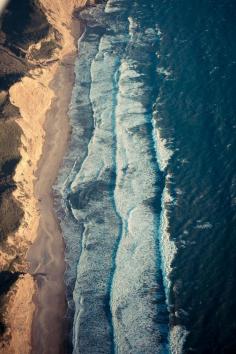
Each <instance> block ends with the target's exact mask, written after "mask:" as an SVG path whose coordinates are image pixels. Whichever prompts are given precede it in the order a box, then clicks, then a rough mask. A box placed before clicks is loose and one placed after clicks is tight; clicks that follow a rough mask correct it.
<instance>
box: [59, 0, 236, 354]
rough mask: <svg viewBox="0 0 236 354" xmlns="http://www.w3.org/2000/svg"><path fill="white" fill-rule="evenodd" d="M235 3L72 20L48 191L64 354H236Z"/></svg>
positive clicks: (118, 11)
mask: <svg viewBox="0 0 236 354" xmlns="http://www.w3.org/2000/svg"><path fill="white" fill-rule="evenodd" d="M235 10H236V3H235V2H234V1H232V0H231V1H226V0H225V1H223V0H218V1H216V0H215V1H210V0H205V1H194V0H191V1H190V0H178V1H176V0H175V1H174V0H172V1H171V0H153V1H151V0H150V1H143V0H142V1H141V0H133V1H129V2H128V1H126V0H116V1H115V0H110V1H108V2H107V4H106V5H104V4H100V5H97V6H96V7H93V8H89V9H87V10H84V11H83V12H81V13H80V17H81V18H82V20H83V21H84V23H85V25H86V26H85V27H86V29H85V32H84V35H83V37H82V38H81V40H80V42H79V56H78V60H77V62H76V66H75V73H76V82H75V86H74V91H73V97H72V102H71V109H70V115H71V125H72V135H71V143H70V147H69V151H68V154H67V156H66V157H65V161H64V166H63V168H62V170H61V173H60V176H59V179H58V184H57V186H56V187H55V188H56V189H57V190H58V192H59V193H61V195H62V199H61V201H62V206H63V208H60V211H59V217H60V219H61V225H62V229H63V233H64V237H65V241H66V261H67V264H68V268H67V272H66V283H67V296H68V303H69V314H68V315H69V316H70V318H73V325H72V330H71V333H72V334H71V335H72V342H73V352H74V353H82V354H83V353H86V354H90V353H91V354H94V353H120V354H127V353H134V354H141V353H148V354H149V353H150V354H151V353H155V354H157V353H173V354H179V353H198V354H203V353H204V354H205V353H209V354H211V353H220V354H221V353H235V352H236V337H235V330H236V328H235V327H236V320H235V318H236V317H235V315H236V303H235V293H236V285H235V277H236V274H235V255H236V246H235V241H234V235H235V215H236V213H235V208H236V176H235V166H236V161H235V160H236V154H235V152H236V146H235V130H236V100H235V94H236V83H235V78H236V75H235V74H236V73H235V71H236V43H235V39H234V38H235V30H236V21H235V13H236V11H235Z"/></svg>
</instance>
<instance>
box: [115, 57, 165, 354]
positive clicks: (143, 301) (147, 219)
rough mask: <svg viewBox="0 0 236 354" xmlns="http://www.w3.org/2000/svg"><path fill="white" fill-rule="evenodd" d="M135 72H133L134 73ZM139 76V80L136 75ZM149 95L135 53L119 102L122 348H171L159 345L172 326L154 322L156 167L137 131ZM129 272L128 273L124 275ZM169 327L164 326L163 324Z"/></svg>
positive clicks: (126, 65) (123, 75)
mask: <svg viewBox="0 0 236 354" xmlns="http://www.w3.org/2000/svg"><path fill="white" fill-rule="evenodd" d="M130 72H131V73H132V77H129V73H130ZM133 78H135V80H133ZM142 95H143V96H145V95H146V93H145V88H144V85H143V82H142V78H141V75H140V74H139V73H138V72H137V70H136V68H135V65H134V62H133V61H132V60H131V59H129V60H128V59H124V60H123V61H122V64H121V67H120V80H119V93H118V97H117V107H116V137H117V152H116V165H117V172H116V175H117V180H116V187H115V194H114V195H115V204H116V209H117V212H118V214H119V215H120V217H121V220H122V224H123V228H122V236H121V241H120V244H119V248H118V251H117V256H116V271H115V275H114V279H113V287H112V304H111V308H112V313H113V324H114V330H115V331H114V333H115V339H116V344H117V353H126V352H129V351H130V350H131V351H132V352H139V350H140V347H141V346H142V350H143V352H148V353H150V354H151V353H158V352H159V351H160V352H163V353H164V352H166V351H167V348H166V345H165V344H164V343H163V344H161V343H159V345H157V336H158V333H159V334H160V333H161V332H162V331H167V328H166V327H165V325H163V326H161V325H158V324H155V321H154V318H155V316H156V315H157V314H158V306H157V305H156V304H155V302H154V301H153V302H152V299H153V300H154V298H155V296H156V295H155V294H156V292H153V291H151V289H156V288H157V286H158V285H157V282H156V265H157V263H158V262H160V260H159V259H158V260H157V249H156V228H157V220H156V216H155V215H154V214H153V212H152V210H151V209H150V207H148V205H147V204H146V201H147V200H150V199H151V198H153V197H155V183H156V171H155V166H154V164H153V160H152V155H151V154H150V151H149V149H150V148H149V144H148V142H147V137H146V135H145V133H142V134H141V131H140V134H138V132H139V129H140V127H142V126H145V124H146V123H147V116H146V113H147V111H146V108H145V107H144V106H143V104H142V103H141V100H139V101H138V100H137V101H136V100H134V97H139V96H142ZM124 274H125V276H124ZM163 328H164V329H163Z"/></svg>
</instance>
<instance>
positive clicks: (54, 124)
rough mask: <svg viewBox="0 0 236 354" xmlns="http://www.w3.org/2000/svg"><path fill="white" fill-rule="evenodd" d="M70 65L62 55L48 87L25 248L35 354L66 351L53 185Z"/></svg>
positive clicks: (63, 135) (63, 142) (65, 132)
mask: <svg viewBox="0 0 236 354" xmlns="http://www.w3.org/2000/svg"><path fill="white" fill-rule="evenodd" d="M73 63H74V56H67V57H65V58H63V61H62V62H61V64H60V66H59V68H58V70H57V72H56V74H55V78H54V79H53V81H52V83H51V85H50V87H51V88H52V89H53V90H54V92H56V98H54V99H53V102H52V104H51V107H50V110H49V111H48V113H47V119H46V122H45V126H44V129H45V132H46V136H45V143H44V147H43V154H42V158H41V159H40V162H39V167H38V171H37V173H36V182H35V196H36V198H37V200H38V201H39V204H38V206H39V213H40V222H39V229H38V236H37V239H36V240H35V242H34V243H33V245H32V247H31V248H30V249H29V252H28V260H29V262H30V273H31V274H35V279H36V282H37V292H36V294H35V296H34V302H35V304H36V312H35V315H34V320H33V333H32V339H33V353H65V346H64V345H65V343H63V341H64V338H65V332H66V328H65V326H66V322H65V321H63V318H64V317H65V313H66V299H65V285H64V271H65V263H64V243H63V238H62V235H61V231H60V228H59V225H58V220H57V218H56V216H55V213H54V211H53V197H52V185H53V184H54V182H55V179H56V177H57V174H58V170H59V167H60V165H61V162H62V159H63V156H64V154H65V150H66V147H67V141H68V136H69V121H68V116H67V111H68V105H69V102H70V98H71V91H72V85H73V70H74V67H73ZM52 323H53V324H54V328H53V329H52ZM52 334H53V335H52ZM34 348H37V350H36V349H34ZM39 348H40V350H39Z"/></svg>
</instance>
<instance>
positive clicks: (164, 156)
mask: <svg viewBox="0 0 236 354" xmlns="http://www.w3.org/2000/svg"><path fill="white" fill-rule="evenodd" d="M157 119H158V112H157V111H154V112H153V127H154V140H155V143H156V153H157V162H158V165H159V168H160V170H161V171H165V169H166V167H167V165H168V163H169V160H170V159H171V157H172V155H173V153H174V152H173V150H171V148H170V147H169V146H170V145H171V142H170V141H167V140H166V139H164V138H162V137H161V132H160V129H159V128H158V127H157Z"/></svg>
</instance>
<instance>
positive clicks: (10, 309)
mask: <svg viewBox="0 0 236 354" xmlns="http://www.w3.org/2000/svg"><path fill="white" fill-rule="evenodd" d="M92 3H94V1H86V0H71V1H66V0H64V1H62V0H60V1H59V0H58V1H56V0H54V1H51V0H40V1H30V0H25V1H21V2H20V3H19V1H16V0H12V1H11V2H10V4H9V5H8V7H7V9H6V11H5V14H4V16H3V18H2V20H1V32H0V50H1V52H0V56H1V68H0V117H1V118H0V147H1V149H0V241H1V244H0V279H1V287H0V296H1V299H0V301H1V302H0V305H1V313H2V316H1V318H0V321H1V324H0V330H1V340H0V353H4V354H7V353H12V354H13V353H17V354H19V353H24V354H27V353H29V352H30V351H31V349H32V342H31V333H32V324H33V318H34V316H33V315H34V314H35V301H34V297H35V293H37V292H36V290H38V284H37V275H38V273H41V272H42V271H45V272H47V269H45V270H44V269H43V266H42V265H41V264H40V263H39V262H38V263H37V262H36V261H35V260H34V254H33V253H32V252H30V249H31V245H33V244H34V243H35V241H36V240H37V237H38V236H39V230H40V229H41V231H42V230H43V231H44V233H45V231H46V229H45V227H44V228H43V227H42V225H43V224H44V225H46V224H49V223H50V221H49V220H48V221H45V218H46V217H47V216H46V215H45V214H46V213H47V214H49V215H50V213H51V219H52V220H53V222H54V223H55V220H54V219H55V217H54V216H53V211H52V209H53V202H52V196H51V187H52V185H53V183H54V181H55V178H56V175H57V171H58V168H59V166H60V163H61V160H62V158H63V154H64V151H65V148H66V144H67V140H68V135H69V123H68V117H67V110H68V104H69V101H70V95H71V90H72V85H73V63H74V59H75V54H76V42H75V39H76V38H78V36H79V34H80V26H79V24H76V26H75V23H74V20H73V11H74V9H76V8H81V7H83V6H85V5H86V4H92ZM65 91H66V93H65ZM60 100H61V102H62V103H61V105H60ZM58 102H59V103H58ZM50 112H51V113H50ZM50 144H51V145H50ZM58 144H59V145H60V144H61V148H59V149H58V153H56V147H57V146H58ZM45 146H46V148H45ZM44 153H46V154H49V155H50V153H51V155H52V154H53V153H54V155H52V157H51V160H49V161H47V162H46V163H45V161H44V160H45V159H44V158H43V155H44ZM50 161H51V162H50ZM52 161H54V162H53V166H52V170H53V172H52V173H50V171H48V176H44V178H42V177H41V175H40V173H41V172H40V171H43V164H44V165H46V166H47V168H48V167H49V164H50V163H52ZM44 169H45V168H44ZM42 173H43V172H42ZM44 173H45V172H44ZM46 179H47V181H45V180H46ZM45 210H46V212H45ZM47 231H48V230H47ZM55 234H56V236H57V234H60V230H59V227H57V231H55ZM51 236H53V232H51ZM59 236H60V235H59ZM58 242H59V241H58ZM62 248H63V241H62V240H61V241H60V250H59V252H60V256H59V257H63V252H62V250H61V249H62ZM33 252H34V251H33ZM38 257H39V258H41V259H42V253H39V255H38ZM45 258H46V257H45ZM41 259H40V262H41ZM29 261H30V262H29ZM29 264H30V266H29ZM59 269H60V272H59V271H58V273H57V276H58V277H62V279H61V282H62V283H63V273H64V264H63V265H62V266H61V267H59ZM62 290H63V288H62V285H61V288H60V289H58V292H61V291H62ZM52 295H53V294H51V295H50V296H52ZM57 295H58V294H57ZM56 303H57V302H56ZM57 304H58V306H59V302H58V303H57ZM62 310H63V311H65V309H62ZM62 315H63V314H62ZM49 322H50V321H49ZM58 330H60V329H58ZM22 334H23V335H22ZM59 335H60V333H59ZM56 352H57V351H54V353H56Z"/></svg>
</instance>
